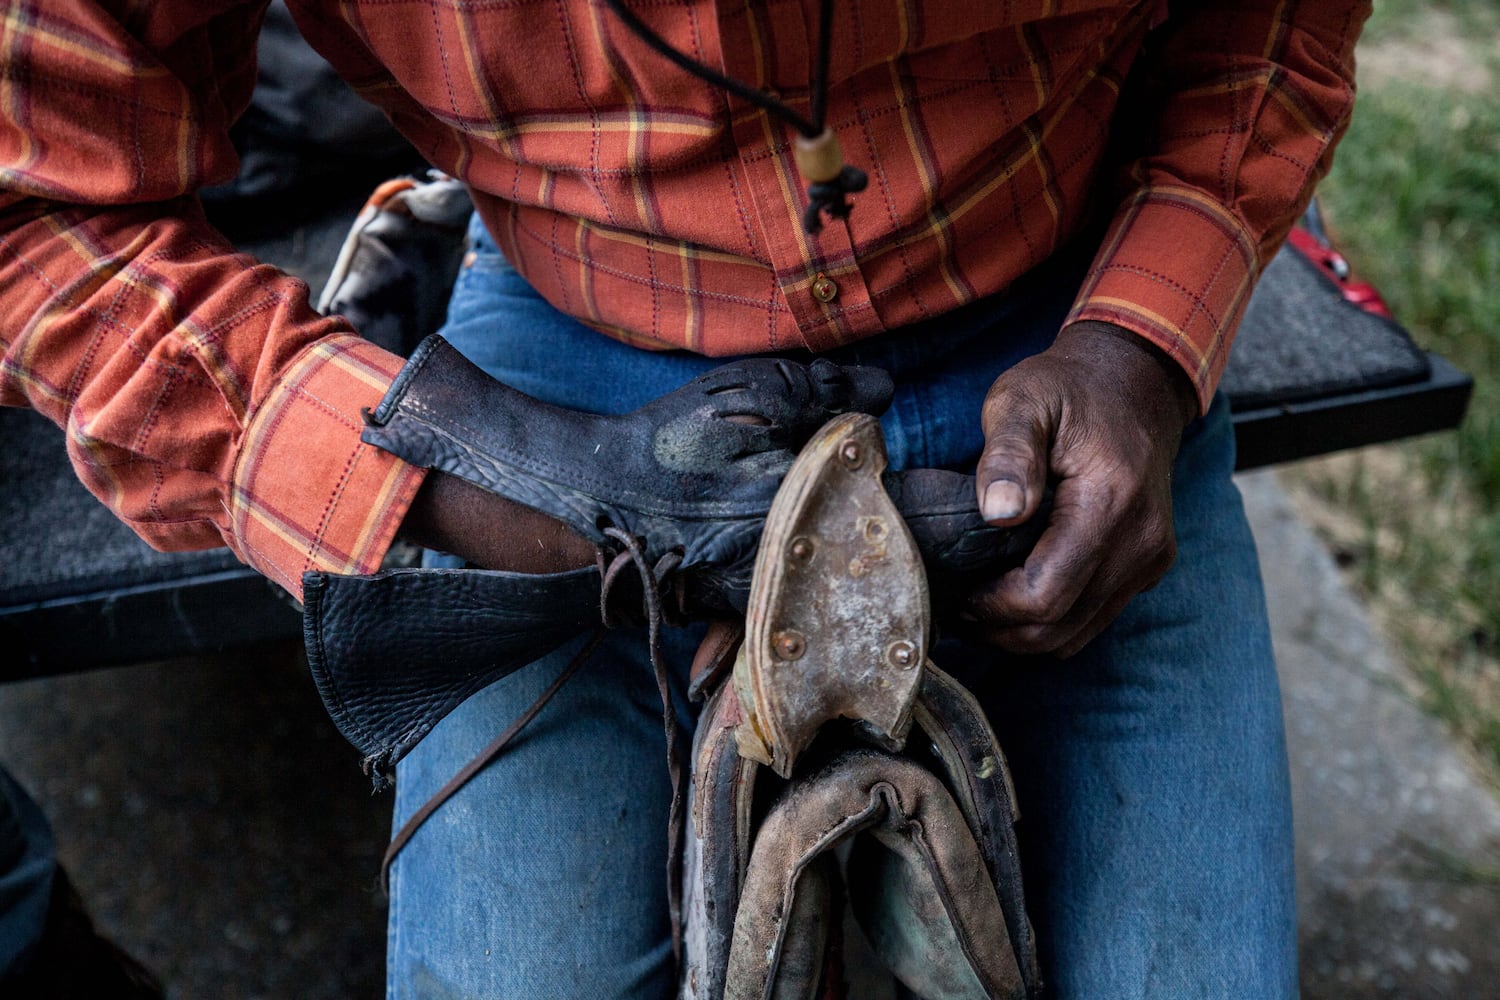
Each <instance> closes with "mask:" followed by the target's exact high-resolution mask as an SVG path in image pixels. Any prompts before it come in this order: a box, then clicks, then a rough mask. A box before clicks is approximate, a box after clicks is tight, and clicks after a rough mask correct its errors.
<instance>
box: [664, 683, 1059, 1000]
mask: <svg viewBox="0 0 1500 1000" xmlns="http://www.w3.org/2000/svg"><path fill="white" fill-rule="evenodd" d="M740 718H741V709H740V705H739V702H738V698H737V697H736V694H735V691H734V687H733V685H729V684H725V685H723V686H722V687H721V688H720V690H719V691H718V692H717V693H716V694H715V695H714V696H713V698H712V699H710V701H709V704H708V707H707V709H706V710H705V713H704V717H703V719H702V721H701V722H700V723H699V727H698V733H697V736H696V738H695V741H694V769H693V782H692V786H691V796H692V806H691V811H690V817H691V818H690V820H689V824H688V829H687V845H686V847H687V851H686V858H685V863H684V872H683V883H684V884H683V901H684V908H683V913H684V918H685V923H686V926H685V927H684V934H683V940H684V943H685V945H686V967H685V972H684V980H683V989H682V996H683V997H685V998H688V1000H720V998H722V997H727V996H770V997H776V998H780V997H784V996H801V995H810V994H803V993H802V992H800V991H802V990H804V989H805V988H811V986H815V985H816V983H817V979H818V976H819V975H820V973H821V970H820V969H819V962H820V957H819V956H820V955H821V945H819V944H817V943H816V941H810V940H809V938H812V939H816V938H818V937H819V936H820V935H822V934H824V933H826V932H828V931H830V930H831V929H833V928H834V927H836V923H834V922H832V921H830V920H829V919H828V918H827V916H826V915H825V914H824V913H823V912H822V910H821V908H822V907H824V906H826V905H831V900H833V899H836V898H837V897H838V895H839V893H838V892H837V891H834V892H831V893H830V892H828V891H827V888H828V887H827V885H826V884H825V883H826V882H827V881H828V880H829V879H830V878H834V879H837V871H836V869H833V870H831V869H830V866H829V864H828V863H827V862H826V861H823V860H820V858H821V857H822V856H824V855H829V854H830V853H831V851H832V849H833V848H834V847H835V846H837V842H839V841H843V840H853V841H854V848H853V852H852V853H851V855H850V865H851V869H850V872H849V875H848V876H847V878H848V882H849V896H850V904H851V906H852V907H853V912H854V916H855V918H856V919H857V920H859V921H860V923H861V924H862V925H863V926H865V927H866V933H867V936H868V937H870V938H871V939H872V941H873V943H874V944H875V946H876V948H877V950H878V951H879V952H880V953H881V954H882V956H883V957H884V959H885V961H886V962H887V964H888V965H889V966H890V967H891V968H892V969H893V970H894V971H895V972H896V974H897V975H898V976H899V977H900V978H902V979H903V981H905V983H906V985H907V987H908V988H910V989H914V990H916V991H917V992H918V993H922V991H923V990H928V991H929V993H928V994H926V995H934V996H936V995H942V996H965V995H975V994H974V992H973V989H972V988H973V987H974V986H975V984H976V983H977V984H978V994H977V995H982V996H990V997H1020V996H1025V997H1036V996H1039V995H1040V991H1041V980H1040V974H1039V972H1038V968H1037V963H1036V941H1035V937H1034V935H1033V933H1032V928H1031V924H1030V921H1029V919H1028V918H1027V915H1026V911H1025V905H1024V898H1023V895H1022V886H1021V871H1020V859H1019V856H1018V854H1017V850H1016V837H1015V829H1014V823H1015V821H1016V819H1017V814H1016V812H1015V808H1014V802H1015V796H1014V791H1013V789H1012V787H1011V784H1010V777H1009V772H1008V771H1007V769H1006V765H1005V760H1004V757H1003V755H1002V754H1001V752H1000V748H999V746H998V744H997V742H996V740H995V736H994V733H993V731H992V730H991V729H990V726H989V723H988V722H987V721H986V719H985V717H984V714H983V711H982V710H981V709H980V707H979V705H978V703H977V702H976V701H975V700H974V698H973V696H972V695H970V694H969V692H968V691H967V690H965V689H964V688H963V687H962V686H961V685H960V684H959V683H958V682H957V681H955V680H953V679H952V678H951V677H949V676H948V675H946V674H944V673H943V672H942V671H940V670H938V669H936V668H934V667H931V666H930V665H929V666H928V667H927V668H926V669H925V670H924V678H923V683H922V688H921V692H920V694H919V696H918V699H917V702H916V706H915V708H914V709H913V735H912V738H911V739H910V740H908V742H907V747H908V749H907V750H906V751H904V752H903V753H902V754H893V753H890V752H888V751H885V750H882V749H880V748H879V747H877V746H874V745H871V744H867V743H865V742H863V741H861V740H858V739H855V740H853V741H852V742H848V743H845V744H844V745H843V749H840V748H839V746H838V745H837V744H834V745H832V746H830V745H823V744H820V746H821V747H822V749H821V750H820V749H819V747H818V746H815V747H814V749H813V753H814V755H815V756H816V755H818V754H820V753H821V754H822V759H823V760H824V761H825V763H824V764H822V765H820V766H818V767H812V768H810V769H809V770H808V772H807V775H804V776H799V777H795V778H794V780H793V781H792V782H791V783H790V784H784V785H783V786H782V787H781V788H780V789H779V790H778V789H776V788H775V786H776V785H777V784H778V783H779V779H778V778H777V777H776V775H775V774H773V773H772V772H771V770H770V769H769V768H765V767H762V766H761V765H758V764H756V763H754V762H753V761H749V760H746V759H744V758H742V757H740V756H739V755H738V753H737V752H736V751H735V740H734V728H735V726H736V725H737V724H738V723H739V721H740ZM853 732H857V731H856V730H846V731H845V732H844V733H843V734H841V735H839V736H838V737H836V739H840V740H847V739H849V737H850V735H851V733H853ZM850 755H854V757H853V758H851V756H850ZM855 758H857V759H855ZM851 761H853V762H851ZM820 774H822V775H824V776H825V777H827V776H829V775H831V776H832V777H831V778H829V779H828V780H827V781H826V782H825V783H824V787H822V788H818V789H813V790H812V793H811V795H810V796H809V795H808V794H806V793H803V792H798V791H797V789H798V787H799V783H800V782H804V781H808V780H811V781H813V782H817V781H819V778H818V775H820ZM768 799H769V800H772V801H773V804H772V805H771V806H770V807H769V810H770V811H769V813H768V815H775V816H777V818H776V820H775V827H774V828H773V829H772V830H771V831H770V836H769V837H768V839H767V840H766V842H765V843H766V846H765V847H764V848H762V846H760V844H761V842H760V840H759V838H760V837H761V836H762V835H763V832H764V830H763V827H762V820H761V816H760V813H761V812H762V807H761V806H760V805H759V803H764V802H765V801H767V800H768ZM794 799H795V800H796V801H795V802H794ZM767 822H769V820H768V821H767ZM835 830H837V831H839V834H838V836H829V835H830V834H832V833H833V832H834V831H835ZM862 837H873V838H874V841H875V842H874V843H871V844H865V845H860V844H859V839H860V838H862ZM924 845H925V846H924ZM753 854H760V855H762V856H761V857H759V858H758V859H756V858H754V857H752V855H753ZM773 855H774V856H773ZM804 876H805V880H804ZM976 876H978V877H977V878H976ZM877 881H878V882H879V883H880V884H879V885H878V886H877V884H876V883H877ZM912 903H916V904H917V908H919V909H920V910H921V912H920V913H918V912H917V910H916V909H913V907H912V905H910V904H912ZM928 904H939V905H936V906H934V905H928ZM862 911H863V912H862ZM918 917H920V919H916V918H918ZM892 918H893V919H892ZM782 920H790V921H796V922H799V923H800V924H801V928H800V931H798V932H792V931H788V932H786V933H782V931H781V923H780V922H781V921H782ZM893 929H894V930H898V931H902V933H900V934H897V933H893ZM997 929H999V932H998V933H996V930H997ZM907 931H910V932H911V933H906V932H907ZM948 931H951V933H947V932H948ZM987 934H988V935H989V939H988V940H984V938H985V937H986V935H987ZM788 935H792V936H793V937H796V938H797V940H789V938H788ZM934 949H937V950H938V951H943V952H945V954H943V955H942V956H939V955H938V954H937V953H936V952H935V951H934ZM924 956H925V957H924ZM935 962H937V963H940V964H941V965H942V966H943V968H942V969H937V968H931V967H929V966H931V965H933V963H935ZM783 963H785V964H783ZM809 984H811V985H809ZM955 984H956V986H957V991H956V992H951V993H950V992H945V990H947V989H948V987H951V986H955ZM965 987H967V988H968V989H965ZM757 990H759V992H757ZM933 990H936V992H931V991H933Z"/></svg>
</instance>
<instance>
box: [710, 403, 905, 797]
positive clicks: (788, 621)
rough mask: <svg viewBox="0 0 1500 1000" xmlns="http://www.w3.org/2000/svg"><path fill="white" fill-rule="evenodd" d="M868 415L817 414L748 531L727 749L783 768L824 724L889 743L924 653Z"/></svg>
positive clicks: (899, 529)
mask: <svg viewBox="0 0 1500 1000" xmlns="http://www.w3.org/2000/svg"><path fill="white" fill-rule="evenodd" d="M885 467H886V458H885V442H884V439H883V438H882V437H881V434H880V424H879V422H878V421H876V420H875V418H873V417H870V416H867V415H865V414H845V415H843V416H840V417H837V418H835V419H834V420H832V421H830V422H829V423H828V424H826V425H824V427H823V428H822V430H820V431H819V432H818V433H817V434H816V435H815V436H814V437H813V439H812V440H811V441H810V442H808V444H807V446H806V447H805V448H803V450H802V453H801V455H799V456H798V458H797V461H796V463H795V464H794V465H793V466H792V469H791V471H790V472H789V473H788V474H787V477H786V479H785V481H784V482H783V483H782V486H781V489H780V491H779V492H778V493H777V495H776V500H775V502H774V503H773V504H772V505H771V511H770V514H769V516H768V517H767V519H766V528H765V532H764V534H763V535H762V536H761V546H760V553H759V555H758V556H757V559H756V564H755V577H754V581H753V583H752V584H751V587H750V611H749V615H748V618H747V621H746V634H745V645H744V648H743V649H742V650H741V655H740V656H739V658H738V659H737V660H736V662H735V667H734V686H735V690H736V692H737V694H738V696H739V699H740V704H741V707H742V709H743V711H744V721H743V722H742V723H741V724H740V728H739V730H738V743H739V749H740V753H741V754H743V755H744V756H746V757H749V758H751V759H753V760H758V761H760V762H761V763H763V764H768V765H770V766H771V767H772V768H773V769H774V770H775V771H776V772H777V773H778V774H781V775H782V776H783V777H785V776H788V775H790V774H791V771H792V767H793V764H794V763H795V762H796V759H797V755H798V754H800V753H801V752H802V750H804V749H805V748H806V747H807V745H808V744H809V743H811V742H812V739H813V737H814V736H815V735H816V734H817V731H818V729H819V727H821V726H822V725H823V723H825V722H827V721H829V720H831V719H835V718H840V717H842V718H848V719H855V720H860V721H862V722H864V723H866V724H867V725H868V726H869V727H871V728H872V729H873V730H874V731H875V732H877V733H880V734H882V735H883V736H885V737H887V738H889V739H890V740H892V741H894V742H895V743H896V744H899V743H900V742H901V741H902V740H904V739H905V737H906V733H907V730H908V728H909V726H910V724H911V711H912V704H913V702H914V701H915V699H916V696H917V691H918V689H919V687H920V686H921V681H922V674H923V670H922V666H923V664H924V662H925V661H926V658H927V641H928V637H927V632H928V621H929V610H928V598H927V577H926V574H925V573H924V571H923V567H922V560H921V555H920V553H918V551H917V547H916V543H915V542H914V541H913V540H912V537H911V533H910V532H909V531H908V530H907V527H906V522H905V521H904V520H902V518H901V515H900V513H899V512H898V511H897V510H896V507H895V504H893V503H892V502H891V498H890V497H889V496H888V495H886V492H885V489H884V487H883V486H882V485H881V479H880V476H881V473H882V472H884V471H885Z"/></svg>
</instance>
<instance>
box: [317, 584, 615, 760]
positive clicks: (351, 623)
mask: <svg viewBox="0 0 1500 1000" xmlns="http://www.w3.org/2000/svg"><path fill="white" fill-rule="evenodd" d="M302 586H303V605H304V609H305V611H304V616H303V633H304V634H303V638H304V640H305V642H306V645H307V660H308V666H309V667H310V668H311V670H312V675H313V681H314V682H315V683H316V684H317V688H318V694H319V695H320V696H321V697H322V699H323V704H324V706H325V707H326V708H327V709H328V714H329V715H330V716H331V717H332V718H333V722H334V724H335V725H336V726H337V727H338V730H339V732H340V733H342V734H343V735H344V737H345V738H346V739H347V740H349V742H350V743H352V744H354V746H355V747H357V748H358V749H359V751H360V752H361V753H362V754H364V757H365V770H366V772H367V773H369V774H370V776H371V778H372V779H373V780H374V781H375V782H376V785H377V787H378V786H379V785H381V784H382V783H383V781H384V779H385V778H386V777H387V776H388V775H389V773H390V772H391V769H392V768H393V767H394V766H395V763H396V761H398V760H400V759H401V757H402V756H404V755H405V754H406V753H407V751H409V750H410V749H411V748H412V747H414V746H416V744H417V743H418V742H420V741H421V739H422V738H423V737H424V736H426V735H427V733H428V732H429V731H431V729H432V727H433V726H435V725H437V723H438V721H439V720H440V719H442V718H443V716H445V715H447V714H448V713H449V712H450V711H452V710H453V709H454V708H455V707H457V706H458V704H459V703H460V702H462V701H463V700H464V699H465V698H467V697H468V696H469V695H471V694H474V693H475V692H476V691H479V690H481V689H482V688H484V687H486V686H488V685H489V684H491V683H493V682H494V681H496V680H499V679H500V678H501V677H504V676H505V675H506V674H508V673H511V672H512V671H514V670H516V669H517V668H519V667H523V666H525V665H526V664H528V663H530V662H532V661H533V660H536V659H538V658H540V657H542V656H544V655H546V654H547V653H549V652H551V651H552V650H554V649H556V648H557V647H559V646H561V645H562V644H563V643H564V642H566V641H568V640H569V639H571V638H574V637H576V636H578V635H580V634H582V633H583V632H585V631H587V630H588V628H589V627H590V626H591V625H594V626H597V625H598V623H599V604H598V600H599V573H598V571H597V570H596V569H593V568H589V569H582V570H574V571H572V572H568V573H554V574H549V575H528V574H524V573H501V572H492V571H488V570H457V569H427V570H405V569H398V570H388V571H386V572H382V573H377V574H375V575H373V576H340V575H336V574H331V573H307V574H305V575H304V576H303V578H302Z"/></svg>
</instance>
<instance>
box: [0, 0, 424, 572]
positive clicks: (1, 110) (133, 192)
mask: <svg viewBox="0 0 1500 1000" xmlns="http://www.w3.org/2000/svg"><path fill="white" fill-rule="evenodd" d="M117 6H118V7H120V8H122V9H121V10H119V11H116V10H113V9H110V5H109V4H108V3H107V2H106V0H100V2H98V3H84V2H56V3H52V2H49V3H47V4H23V5H21V6H19V7H16V8H13V9H12V10H11V11H10V13H9V15H8V16H7V18H6V19H5V23H4V24H3V25H0V350H3V359H0V403H3V404H5V405H13V406H29V407H32V408H34V409H36V410H38V411H40V412H42V413H44V414H46V415H47V416H48V417H50V418H51V419H52V420H53V421H54V422H56V423H57V424H59V425H60V426H62V427H63V428H64V429H65V432H66V438H67V448H68V454H69V456H70V458H71V460H72V462H73V465H74V468H75V469H76V471H77V473H78V475H79V478H80V479H82V480H83V482H84V484H85V485H87V486H88V488H89V489H90V490H91V491H92V492H93V493H94V494H95V495H96V496H98V497H99V498H100V499H101V500H102V501H103V502H104V503H105V504H107V505H108V506H109V507H110V508H111V509H112V510H113V511H114V512H115V513H116V514H117V515H118V516H119V517H120V518H121V519H122V520H124V521H125V522H126V523H128V524H129V525H130V526H131V527H132V528H134V529H135V531H136V532H137V533H138V534H140V536H141V537H142V538H144V539H145V540H146V541H147V542H149V543H150V544H151V545H153V546H155V547H156V548H159V549H197V548H210V547H214V546H217V545H228V546H229V547H230V548H232V549H233V550H234V551H235V553H236V554H237V555H238V556H239V557H240V558H241V559H242V560H244V561H245V562H247V563H249V564H250V565H251V566H253V567H255V568H256V569H257V570H259V571H261V572H262V573H264V574H266V575H267V576H268V577H270V578H271V579H272V580H275V581H276V582H277V583H279V584H280V585H281V586H283V587H285V588H286V589H287V590H288V591H290V592H291V593H292V594H293V595H295V596H299V597H300V595H301V582H300V581H301V575H302V573H303V572H304V571H305V570H308V569H324V570H331V571H334V572H342V573H350V572H369V571H373V570H374V569H375V568H376V567H377V566H378V565H379V562H380V560H381V558H382V557H383V555H384V553H385V551H386V549H387V548H388V547H389V545H390V542H391V539H392V538H393V537H394V535H395V532H396V529H397V527H398V526H399V525H400V523H401V519H402V518H403V517H404V516H405V512H406V510H407V507H408V506H409V505H410V502H411V499H412V497H413V496H414V495H415V493H416V490H417V488H418V486H419V485H420V483H421V478H422V472H421V470H419V469H415V468H413V467H411V466H408V465H406V464H405V463H403V462H400V461H399V460H397V459H395V458H394V457H393V456H391V455H388V454H386V453H385V452H382V451H380V450H379V449H376V448H373V447H371V446H368V445H364V444H362V443H361V442H360V440H359V433H360V428H361V426H362V419H361V409H362V408H364V407H372V406H374V405H376V403H377V402H378V401H379V399H380V397H381V396H382V395H383V394H384V392H385V389H386V388H387V387H388V386H389V384H390V382H391V380H392V379H393V378H394V376H395V374H396V372H397V371H399V369H400V367H401V364H402V362H401V359H400V358H398V357H396V356H394V355H391V354H388V353H387V352H385V351H383V350H381V349H379V348H377V347H375V346H374V345H372V344H369V343H368V342H366V341H364V340H361V339H360V338H359V337H358V336H356V335H355V334H354V332H353V330H352V329H351V328H350V327H349V326H348V324H347V323H346V322H344V321H343V320H342V319H339V318H336V317H333V318H325V317H322V316H319V315H318V314H317V313H316V312H315V311H314V310H313V309H312V308H311V306H310V305H309V304H308V299H307V287H306V286H305V285H304V284H303V283H302V282H300V281H298V280H297V279H295V278H292V277H290V276H288V275H286V274H283V273H281V272H279V271H277V270H275V269H274V268H271V267H268V266H265V265H261V264H257V263H256V262H255V261H253V260H252V259H250V258H248V257H246V256H244V255H243V254H239V253H237V252H235V250H234V249H233V248H232V247H231V246H229V245H228V243H227V242H226V241H225V240H224V239H223V237H222V236H220V235H219V234H218V233H217V232H215V231H214V230H213V228H212V227H211V226H210V225H209V224H208V223H207V221H206V220H205V219H204V217H203V215H202V212H201V210H200V208H199V206H198V204H197V200H196V197H195V196H194V195H193V192H195V191H196V190H197V189H198V188H199V187H201V186H203V185H205V184H210V183H215V182H218V181H222V180H226V179H228V178H229V177H231V176H232V175H233V173H234V171H235V168H236V158H235V154H234V151H233V148H232V147H231V146H230V143H229V139H228V127H229V124H230V122H231V121H232V120H233V119H234V118H235V117H236V116H237V115H238V114H239V113H240V112H241V111H243V110H244V108H245V106H246V104H247V103H248V101H249V95H250V91H251V89H252V87H253V85H254V80H255V56H254V39H255V37H256V33H257V31H258V28H259V24H260V18H261V14H262V12H263V9H264V3H236V2H230V0H191V2H189V0H181V2H166V0H164V2H160V3H155V4H124V3H121V4H118V5H117Z"/></svg>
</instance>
